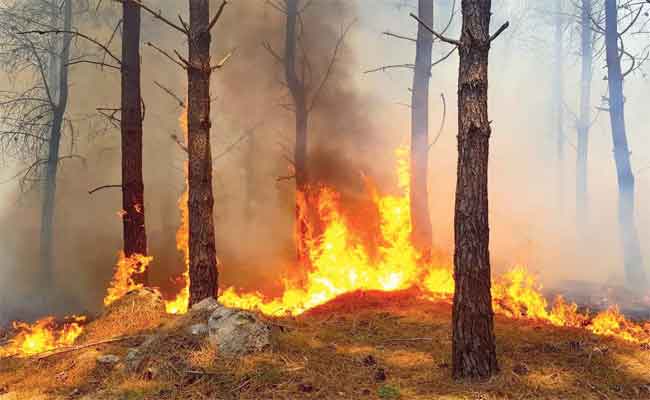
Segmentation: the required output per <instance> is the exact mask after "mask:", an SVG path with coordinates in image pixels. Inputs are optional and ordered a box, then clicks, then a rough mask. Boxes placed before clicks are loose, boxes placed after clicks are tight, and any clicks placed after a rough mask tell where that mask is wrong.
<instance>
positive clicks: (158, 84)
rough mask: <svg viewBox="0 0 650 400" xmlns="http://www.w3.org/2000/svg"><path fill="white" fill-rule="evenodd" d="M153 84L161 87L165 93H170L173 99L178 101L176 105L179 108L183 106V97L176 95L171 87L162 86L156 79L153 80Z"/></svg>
mask: <svg viewBox="0 0 650 400" xmlns="http://www.w3.org/2000/svg"><path fill="white" fill-rule="evenodd" d="M153 84H154V85H156V86H158V87H159V88H160V89H162V91H164V92H165V93H167V94H168V95H170V96H171V97H172V98H173V99H174V100H176V101H177V102H178V106H179V107H180V108H185V101H184V100H183V99H181V98H180V96H178V95H177V94H175V93H174V92H172V90H171V89H169V88H167V87H165V86H163V85H162V84H160V83H158V82H157V81H153Z"/></svg>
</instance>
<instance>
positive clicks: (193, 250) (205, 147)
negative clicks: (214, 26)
mask: <svg viewBox="0 0 650 400" xmlns="http://www.w3.org/2000/svg"><path fill="white" fill-rule="evenodd" d="M189 7H190V22H189V40H188V45H189V66H188V67H187V71H188V72H187V77H188V96H187V98H188V107H187V129H188V155H189V162H188V164H189V172H188V182H189V202H188V208H189V214H190V216H189V220H190V221H189V224H190V233H189V248H190V266H189V272H190V304H189V305H190V307H191V306H192V305H194V304H196V303H198V302H199V301H201V300H203V299H205V298H208V297H214V298H216V297H217V295H218V289H219V285H218V278H219V274H218V269H217V256H216V249H215V236H214V219H213V207H214V196H213V193H212V155H211V149H210V127H211V122H210V76H211V74H212V69H211V66H210V41H211V36H210V31H209V24H210V3H209V1H208V0H189Z"/></svg>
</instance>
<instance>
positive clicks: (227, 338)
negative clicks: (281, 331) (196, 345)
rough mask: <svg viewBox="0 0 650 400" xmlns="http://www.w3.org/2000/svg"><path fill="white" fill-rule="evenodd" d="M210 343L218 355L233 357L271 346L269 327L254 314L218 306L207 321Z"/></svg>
mask: <svg viewBox="0 0 650 400" xmlns="http://www.w3.org/2000/svg"><path fill="white" fill-rule="evenodd" d="M208 331H209V332H208V333H209V340H210V343H211V344H212V345H213V346H214V347H216V348H217V349H218V351H219V354H220V355H222V356H225V357H233V356H238V355H243V354H248V353H255V352H259V351H262V350H264V349H266V348H268V347H269V346H270V345H271V327H270V326H269V325H268V324H267V323H265V322H264V321H262V320H261V319H260V318H258V317H257V316H256V315H255V314H253V313H251V312H248V311H244V310H237V309H232V308H227V307H223V306H219V307H218V308H217V309H215V311H214V312H213V313H212V315H211V316H210V318H209V319H208Z"/></svg>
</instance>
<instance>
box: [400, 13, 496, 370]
mask: <svg viewBox="0 0 650 400" xmlns="http://www.w3.org/2000/svg"><path fill="white" fill-rule="evenodd" d="M491 3H492V2H491V1H490V0H463V2H462V14H463V25H462V34H461V38H460V40H455V39H450V38H447V37H445V36H443V35H441V34H439V33H437V32H435V31H434V30H433V29H432V28H431V27H429V26H428V25H427V24H426V23H424V22H423V21H422V20H420V19H419V18H418V17H417V16H415V15H413V14H411V16H412V17H414V18H415V19H417V20H418V21H419V22H420V24H421V25H422V26H424V27H426V28H427V29H428V30H429V31H430V32H431V33H432V34H433V35H434V36H436V37H437V38H438V39H440V40H442V41H444V42H446V43H449V44H451V45H453V46H457V47H458V52H459V54H460V64H459V72H458V176H457V183H456V211H455V218H454V221H455V222H454V228H455V229H454V230H455V254H454V281H455V290H454V305H453V314H452V319H453V321H452V329H453V337H452V371H453V376H454V377H455V378H465V377H469V378H488V377H490V376H492V375H494V374H495V373H497V372H498V370H499V367H498V364H497V357H496V345H495V340H494V312H493V310H492V294H491V292H490V286H491V276H490V252H489V240H490V230H489V223H488V185H487V183H488V152H489V139H490V134H491V127H490V123H491V122H490V120H489V119H488V107H487V97H488V93H487V89H488V57H489V52H490V45H491V43H492V41H494V40H495V39H496V38H497V37H498V36H499V35H500V34H501V33H502V32H503V31H504V30H505V29H507V27H508V23H507V22H506V23H505V24H504V25H502V26H501V27H500V28H499V30H497V32H496V33H494V34H493V35H490V18H491V10H490V9H491Z"/></svg>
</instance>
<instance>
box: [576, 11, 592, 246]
mask: <svg viewBox="0 0 650 400" xmlns="http://www.w3.org/2000/svg"><path fill="white" fill-rule="evenodd" d="M581 11H582V15H581V19H580V29H581V46H580V47H581V53H582V54H581V60H582V61H581V63H582V72H581V79H580V120H579V121H578V151H577V153H578V155H577V160H576V224H577V231H578V236H579V238H580V239H581V240H584V238H585V236H586V235H587V231H588V225H589V195H588V186H587V182H588V159H589V128H590V126H591V84H592V80H593V58H594V44H593V31H592V29H591V13H592V0H582V7H581Z"/></svg>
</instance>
